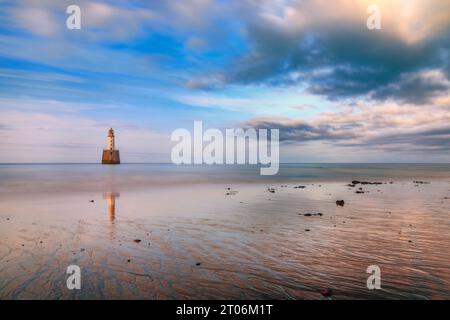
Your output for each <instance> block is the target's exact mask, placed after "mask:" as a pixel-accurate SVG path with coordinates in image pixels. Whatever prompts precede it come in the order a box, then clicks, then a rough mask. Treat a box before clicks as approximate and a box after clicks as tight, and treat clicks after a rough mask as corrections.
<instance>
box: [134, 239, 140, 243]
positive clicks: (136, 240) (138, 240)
mask: <svg viewBox="0 0 450 320" xmlns="http://www.w3.org/2000/svg"><path fill="white" fill-rule="evenodd" d="M133 241H134V242H136V243H139V242H141V239H134V240H133Z"/></svg>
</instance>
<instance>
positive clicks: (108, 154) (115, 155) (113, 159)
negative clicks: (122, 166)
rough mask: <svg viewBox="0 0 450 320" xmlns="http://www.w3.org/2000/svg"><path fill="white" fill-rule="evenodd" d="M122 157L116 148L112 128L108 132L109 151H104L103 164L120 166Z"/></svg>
mask: <svg viewBox="0 0 450 320" xmlns="http://www.w3.org/2000/svg"><path fill="white" fill-rule="evenodd" d="M119 163H120V155H119V150H116V149H115V146H114V130H113V129H112V128H111V129H109V131H108V149H104V150H103V156H102V164H119Z"/></svg>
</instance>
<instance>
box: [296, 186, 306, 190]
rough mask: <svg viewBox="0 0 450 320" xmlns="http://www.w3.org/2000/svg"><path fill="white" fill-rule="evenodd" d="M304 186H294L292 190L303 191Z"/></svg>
mask: <svg viewBox="0 0 450 320" xmlns="http://www.w3.org/2000/svg"><path fill="white" fill-rule="evenodd" d="M305 188H306V186H295V187H294V189H305Z"/></svg>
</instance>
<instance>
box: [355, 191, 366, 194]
mask: <svg viewBox="0 0 450 320" xmlns="http://www.w3.org/2000/svg"><path fill="white" fill-rule="evenodd" d="M355 193H358V194H360V193H364V191H356V192H355Z"/></svg>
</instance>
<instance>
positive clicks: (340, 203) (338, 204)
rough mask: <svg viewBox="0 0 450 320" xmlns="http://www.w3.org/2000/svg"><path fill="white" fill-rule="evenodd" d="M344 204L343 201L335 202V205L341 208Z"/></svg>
mask: <svg viewBox="0 0 450 320" xmlns="http://www.w3.org/2000/svg"><path fill="white" fill-rule="evenodd" d="M344 204H345V201H344V200H337V201H336V205H337V206H340V207H343V206H344Z"/></svg>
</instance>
